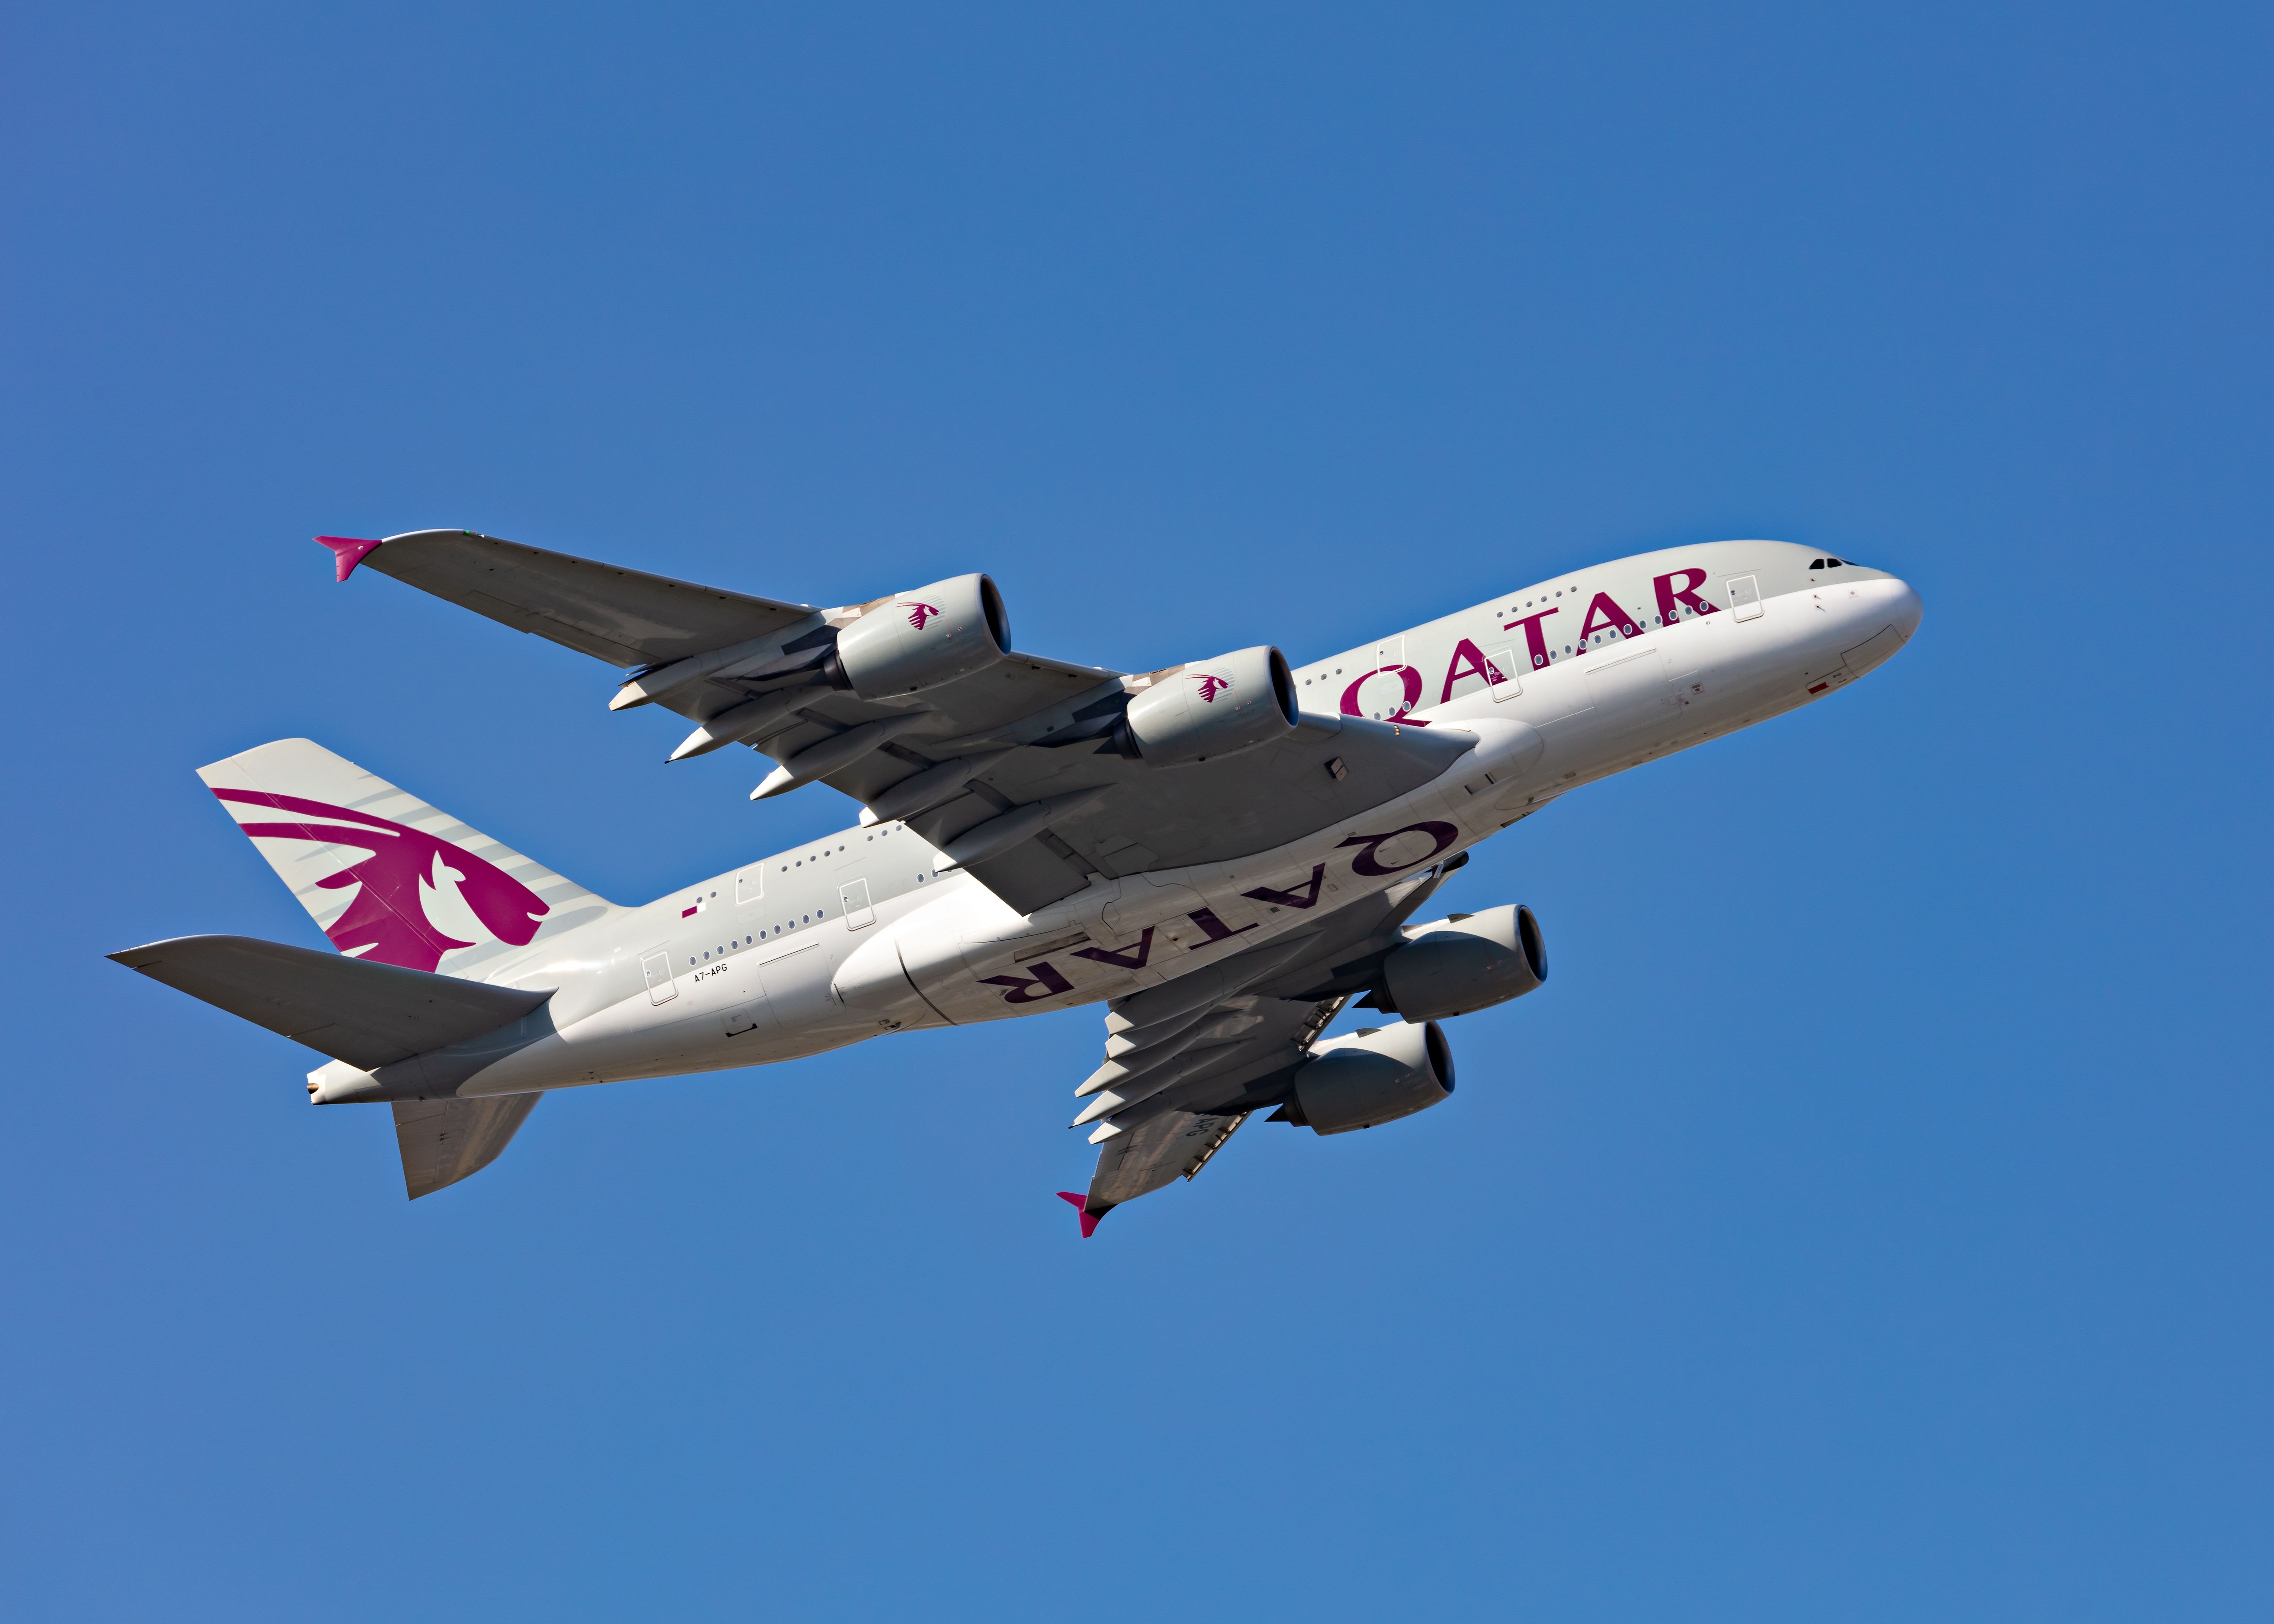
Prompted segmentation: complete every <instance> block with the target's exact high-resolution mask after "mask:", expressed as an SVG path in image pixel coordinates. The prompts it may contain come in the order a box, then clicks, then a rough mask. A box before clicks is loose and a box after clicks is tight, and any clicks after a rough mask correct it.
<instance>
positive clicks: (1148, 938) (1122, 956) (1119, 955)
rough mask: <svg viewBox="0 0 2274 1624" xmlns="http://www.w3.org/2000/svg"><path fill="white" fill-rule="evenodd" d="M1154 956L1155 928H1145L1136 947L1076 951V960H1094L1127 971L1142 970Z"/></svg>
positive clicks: (1092, 948) (1094, 948) (1095, 948)
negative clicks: (1146, 962)
mask: <svg viewBox="0 0 2274 1624" xmlns="http://www.w3.org/2000/svg"><path fill="white" fill-rule="evenodd" d="M1152 956H1153V927H1152V926H1150V925H1148V926H1146V927H1145V934H1144V935H1143V936H1139V937H1138V938H1137V945H1136V946H1134V947H1084V948H1077V949H1076V950H1075V951H1074V957H1075V958H1076V959H1094V960H1096V962H1097V963H1099V964H1110V965H1119V966H1121V967H1122V968H1123V969H1125V970H1141V969H1143V968H1144V967H1145V961H1146V960H1147V959H1150V958H1151V957H1152Z"/></svg>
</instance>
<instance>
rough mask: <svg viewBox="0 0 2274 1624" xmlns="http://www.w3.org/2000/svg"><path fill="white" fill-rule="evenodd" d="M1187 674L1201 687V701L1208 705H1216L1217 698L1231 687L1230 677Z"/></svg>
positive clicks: (1194, 672) (1203, 672)
mask: <svg viewBox="0 0 2274 1624" xmlns="http://www.w3.org/2000/svg"><path fill="white" fill-rule="evenodd" d="M1185 674H1186V676H1188V677H1190V678H1192V679H1193V681H1195V682H1197V683H1199V684H1200V685H1201V701H1202V702H1203V703H1207V704H1211V705H1212V704H1214V703H1216V695H1218V694H1221V693H1223V692H1224V689H1226V688H1230V687H1231V678H1230V677H1218V676H1212V675H1210V674H1209V673H1207V672H1205V671H1188V672H1186V673H1185Z"/></svg>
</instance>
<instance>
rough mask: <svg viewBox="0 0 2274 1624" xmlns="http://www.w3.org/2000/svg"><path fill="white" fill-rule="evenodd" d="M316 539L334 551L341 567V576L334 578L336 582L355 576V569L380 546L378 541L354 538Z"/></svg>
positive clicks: (333, 537)
mask: <svg viewBox="0 0 2274 1624" xmlns="http://www.w3.org/2000/svg"><path fill="white" fill-rule="evenodd" d="M316 539H317V540H318V541H320V542H322V543H323V544H324V545H326V546H328V547H329V548H330V549H331V550H332V555H333V558H334V560H335V561H336V562H337V564H338V565H339V574H338V575H335V576H333V577H332V578H333V579H334V580H335V581H344V580H346V579H347V578H348V577H349V576H350V575H353V574H355V567H356V566H357V565H358V564H360V563H362V562H363V561H364V559H365V557H366V556H367V555H368V554H369V553H370V552H371V550H372V549H373V547H376V546H377V545H379V543H378V542H376V541H363V540H360V539H358V538H356V537H353V536H319V537H317V538H316Z"/></svg>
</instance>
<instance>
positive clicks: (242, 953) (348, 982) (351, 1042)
mask: <svg viewBox="0 0 2274 1624" xmlns="http://www.w3.org/2000/svg"><path fill="white" fill-rule="evenodd" d="M109 957H110V958H111V959H114V960H116V961H117V963H119V964H123V965H124V966H126V967H127V968H128V969H130V970H136V971H139V972H140V973H141V974H144V975H147V976H148V977H149V978H150V979H151V980H152V981H163V982H164V983H165V984H166V985H167V986H169V987H171V988H173V989H176V990H177V991H179V992H185V993H187V994H189V995H190V996H192V998H199V999H202V1000H203V1001H204V1002H206V1003H207V1004H212V1005H213V1006H214V1007H215V1009H221V1010H226V1011H229V1012H230V1014H232V1015H234V1016H236V1017H237V1018H238V1019H241V1020H249V1021H251V1022H252V1024H253V1025H254V1026H266V1027H267V1029H268V1030H269V1031H271V1032H274V1033H276V1034H279V1035H280V1036H282V1037H288V1038H290V1039H291V1040H292V1041H294V1042H296V1043H305V1044H306V1045H307V1046H308V1047H309V1048H310V1049H314V1050H315V1051H316V1052H317V1053H318V1054H320V1055H329V1056H332V1058H333V1059H335V1060H344V1061H346V1062H347V1063H348V1064H350V1065H351V1066H358V1067H360V1068H362V1069H363V1070H365V1071H371V1070H372V1069H373V1068H374V1067H377V1066H382V1065H386V1064H388V1063H390V1062H392V1061H396V1060H407V1059H409V1058H410V1056H413V1055H422V1054H425V1052H426V1051H427V1050H428V1049H440V1048H441V1047H443V1046H444V1045H445V1044H448V1043H456V1042H459V1041H463V1040H464V1039H467V1038H472V1037H479V1036H480V1035H481V1034H483V1033H485V1032H492V1031H494V1030H496V1029H497V1028H498V1027H500V1026H504V1025H506V1024H507V1023H508V1021H514V1020H518V1019H520V1018H521V1017H523V1015H526V1014H528V1013H529V1012H530V1011H531V1010H533V1009H535V1008H537V1006H538V1005H539V1004H543V1003H544V1002H545V1001H546V999H547V998H549V997H551V996H553V994H552V992H551V990H550V989H547V990H545V991H540V992H525V991H522V990H520V989H516V988H511V987H493V986H491V985H489V984H488V983H487V982H486V981H461V980H460V979H459V978H458V977H456V976H455V975H433V974H428V973H427V972H426V971H424V970H409V969H404V968H403V967H401V966H396V965H385V964H373V963H371V962H369V961H368V960H365V959H349V958H346V957H343V955H341V954H338V953H320V952H316V951H312V950H311V949H308V948H305V947H287V946H286V945H284V944H282V943H281V942H261V941H257V940H255V939H254V938H252V937H251V936H177V937H176V938H175V939H173V940H172V941H170V942H153V943H151V944H149V945H148V946H147V947H134V948H129V949H127V950H126V951H124V952H119V953H112V954H111V955H109Z"/></svg>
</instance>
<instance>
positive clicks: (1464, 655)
mask: <svg viewBox="0 0 2274 1624" xmlns="http://www.w3.org/2000/svg"><path fill="white" fill-rule="evenodd" d="M1463 660H1466V661H1467V662H1468V664H1467V665H1463V664H1462V663H1461V662H1462V661H1463ZM1463 677H1482V678H1483V679H1484V680H1486V681H1487V682H1490V683H1493V684H1494V685H1495V686H1497V685H1499V684H1500V683H1502V682H1505V681H1507V680H1508V679H1507V678H1506V677H1504V676H1502V675H1501V673H1500V671H1499V669H1498V668H1497V667H1496V666H1495V665H1493V663H1492V662H1491V661H1490V660H1488V659H1487V658H1485V654H1484V650H1482V649H1480V648H1479V647H1477V645H1476V644H1475V643H1471V642H1470V641H1469V640H1468V639H1467V638H1466V637H1464V638H1462V639H1461V641H1460V642H1459V643H1456V644H1455V645H1454V647H1453V660H1452V664H1450V665H1447V666H1446V667H1445V691H1444V692H1443V693H1442V695H1439V696H1438V699H1437V703H1439V704H1441V705H1442V704H1443V703H1446V702H1447V701H1448V700H1449V699H1451V698H1452V696H1453V684H1454V683H1456V682H1458V681H1459V680H1461V679H1462V678H1463Z"/></svg>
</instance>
